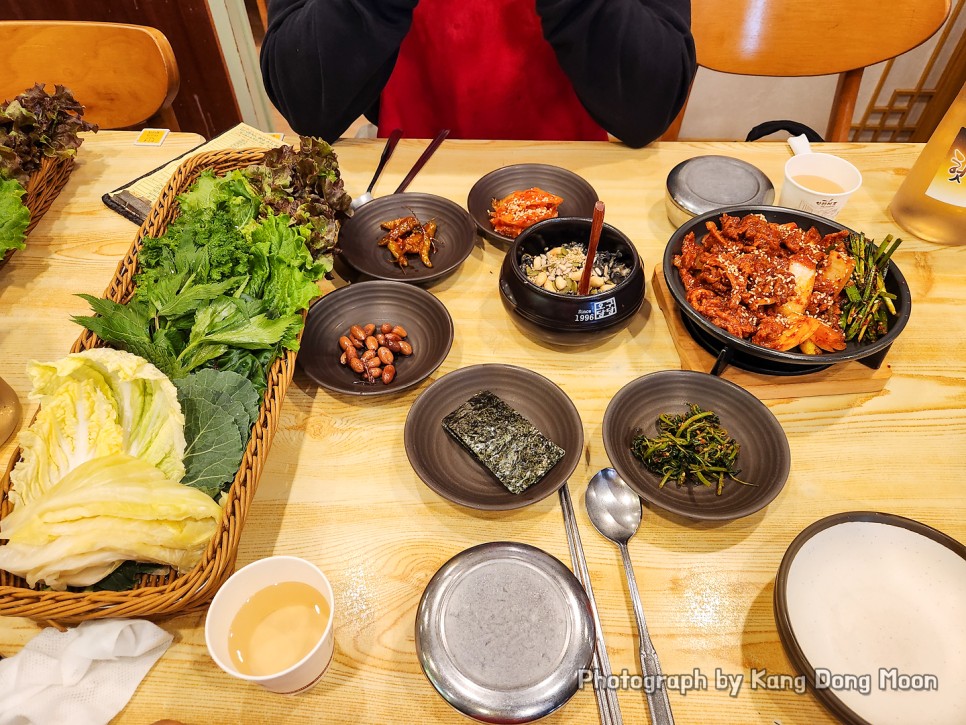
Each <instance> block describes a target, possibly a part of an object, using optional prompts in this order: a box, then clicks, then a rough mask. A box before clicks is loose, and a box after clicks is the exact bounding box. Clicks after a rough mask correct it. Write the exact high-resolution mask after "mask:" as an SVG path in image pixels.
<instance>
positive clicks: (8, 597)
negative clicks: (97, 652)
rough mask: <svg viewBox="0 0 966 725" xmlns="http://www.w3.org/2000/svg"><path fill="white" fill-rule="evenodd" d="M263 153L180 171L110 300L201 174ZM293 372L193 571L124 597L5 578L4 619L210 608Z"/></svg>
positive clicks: (276, 369)
mask: <svg viewBox="0 0 966 725" xmlns="http://www.w3.org/2000/svg"><path fill="white" fill-rule="evenodd" d="M264 154H265V151H264V150H261V149H251V150H241V151H211V152H207V153H203V154H199V155H197V156H194V157H192V158H190V159H188V160H187V161H185V162H184V163H183V164H182V165H181V166H179V167H178V169H177V171H175V173H174V175H173V176H172V177H171V180H170V181H169V182H168V184H167V186H166V187H165V188H164V191H163V192H162V193H161V197H160V198H159V199H158V201H157V202H155V204H154V206H153V207H152V208H151V212H150V214H149V215H148V218H147V219H146V220H145V222H144V224H143V225H142V226H141V228H140V229H139V230H138V233H137V236H136V237H135V239H134V243H133V244H132V245H131V249H130V250H129V251H128V253H127V255H126V256H125V257H124V259H123V260H121V262H120V264H119V265H118V267H117V272H116V273H115V274H114V278H113V279H112V280H111V284H110V286H109V287H108V288H107V291H106V292H105V294H104V296H105V297H107V298H108V299H112V300H115V301H117V302H125V301H127V300H128V299H129V298H130V296H131V294H132V292H133V291H134V274H135V271H136V269H137V252H138V249H139V247H140V244H141V239H143V238H144V237H153V236H158V235H160V234H161V233H163V232H164V230H165V228H166V227H167V225H168V223H169V222H171V220H172V219H174V218H175V217H176V216H177V214H178V207H177V204H176V203H175V199H176V197H177V196H178V195H179V194H181V193H182V192H183V191H185V190H187V188H188V187H189V186H190V185H191V184H192V183H193V182H194V181H195V180H196V179H197V178H198V176H199V175H200V174H201V172H202V171H204V170H206V169H212V170H213V171H215V173H218V174H222V173H225V172H227V171H230V170H232V169H237V168H242V167H244V166H249V165H251V164H254V163H258V162H260V161H261V160H262V157H263V156H264ZM102 344H103V343H102V342H101V341H100V340H99V339H98V338H97V337H96V336H95V335H94V334H92V333H91V332H90V331H88V330H85V331H84V332H83V334H82V335H81V336H80V337H79V338H78V339H77V342H75V343H74V346H73V347H72V348H71V352H79V351H81V350H87V349H90V348H92V347H97V346H100V345H102ZM294 372H295V353H294V352H291V351H289V352H288V353H287V354H286V355H285V356H284V357H280V358H278V359H277V360H276V361H275V363H274V364H273V365H272V367H271V370H270V371H269V374H268V389H267V390H266V392H265V398H264V400H263V401H262V406H261V409H260V411H259V415H258V420H257V421H256V423H255V425H254V427H253V430H252V436H251V438H250V439H249V441H248V447H247V448H246V449H245V454H244V456H243V458H242V462H241V466H240V467H239V469H238V472H237V474H236V475H235V480H234V482H233V483H232V485H231V488H230V489H229V491H228V500H227V502H226V504H225V507H224V513H223V515H222V520H221V526H220V527H219V529H218V531H217V532H216V533H215V536H214V537H213V538H212V540H211V542H210V543H209V544H208V548H207V549H206V550H205V553H204V556H203V557H202V559H201V561H200V562H199V563H198V565H197V566H196V567H195V568H194V569H192V570H191V571H190V572H187V573H186V574H182V575H180V576H179V575H178V574H177V573H175V572H173V571H172V572H169V573H168V574H166V575H157V576H150V577H143V578H142V580H141V582H140V583H139V584H138V586H137V587H136V588H134V589H132V590H130V591H124V592H108V591H99V592H54V591H44V590H37V589H31V588H29V587H28V586H27V584H26V582H25V581H24V580H23V579H20V578H18V577H14V576H13V575H11V574H9V573H8V572H4V571H0V616H13V617H29V618H30V619H35V620H41V621H50V622H57V623H64V624H68V623H74V622H80V621H83V620H87V619H99V618H104V617H143V618H147V619H157V618H161V617H167V616H170V615H173V614H178V613H182V612H188V611H193V610H197V609H202V608H204V607H205V605H206V604H207V603H208V602H209V601H210V600H211V598H212V597H213V596H214V595H215V592H216V591H217V590H218V588H219V587H220V586H221V585H222V584H223V583H224V582H225V580H226V579H227V578H228V576H229V575H230V574H231V573H232V570H233V569H234V566H235V555H236V552H237V549H238V540H239V538H240V536H241V530H242V526H243V524H244V522H245V516H246V514H247V513H248V508H249V506H250V505H251V502H252V498H253V497H254V496H255V488H256V486H257V485H258V479H259V476H260V475H261V472H262V466H263V465H264V462H265V458H266V456H267V455H268V450H269V447H270V446H271V443H272V438H273V436H274V435H275V429H276V427H277V426H278V417H279V413H280V411H281V407H282V400H283V399H284V397H285V392H286V390H287V389H288V386H289V384H290V383H291V381H292V375H293V373H294ZM19 458H20V451H19V450H17V451H16V453H14V455H13V458H12V459H11V460H10V463H9V465H8V466H7V471H6V474H5V475H4V478H3V480H2V482H0V519H2V518H3V517H4V516H6V515H7V514H9V513H10V511H11V510H12V508H13V506H12V504H11V502H10V501H9V498H8V493H9V490H10V470H11V469H12V468H13V466H14V464H15V463H16V462H17V461H18V460H19Z"/></svg>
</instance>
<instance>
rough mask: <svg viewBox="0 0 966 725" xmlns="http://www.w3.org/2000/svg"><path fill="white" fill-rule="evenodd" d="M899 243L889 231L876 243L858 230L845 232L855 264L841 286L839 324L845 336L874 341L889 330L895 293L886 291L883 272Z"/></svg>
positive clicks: (893, 313)
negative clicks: (842, 295) (842, 296)
mask: <svg viewBox="0 0 966 725" xmlns="http://www.w3.org/2000/svg"><path fill="white" fill-rule="evenodd" d="M900 244H902V240H901V239H893V237H892V235H891V234H890V235H888V236H887V237H886V238H885V239H883V240H882V244H878V245H877V244H876V243H875V240H874V239H866V238H865V235H864V234H861V233H860V234H852V235H850V236H849V238H848V241H847V242H846V245H845V246H846V249H848V251H849V253H850V254H851V255H852V257H853V259H854V260H855V268H854V269H853V270H852V276H851V277H850V278H849V282H848V284H847V285H846V286H845V288H844V289H843V290H842V291H843V292H844V293H845V302H843V303H842V317H841V324H842V329H843V330H844V331H845V339H846V340H855V341H856V342H874V341H876V340H878V339H879V338H880V337H882V336H883V335H885V334H886V333H887V332H888V331H889V315H895V314H896V308H895V306H894V305H893V300H894V299H895V298H896V296H895V295H894V294H892V293H891V292H888V291H886V288H885V276H886V273H887V272H888V271H889V260H890V259H892V254H893V252H895V251H896V248H897V247H898V246H899V245H900Z"/></svg>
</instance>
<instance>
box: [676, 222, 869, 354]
mask: <svg viewBox="0 0 966 725" xmlns="http://www.w3.org/2000/svg"><path fill="white" fill-rule="evenodd" d="M707 229H708V234H707V235H706V236H705V237H704V239H703V240H702V242H701V243H700V244H699V243H698V241H697V240H696V238H695V235H694V233H693V232H692V233H690V234H688V235H687V236H686V237H685V238H684V241H683V243H682V245H681V253H680V254H678V255H675V257H674V266H675V267H677V268H678V272H679V274H680V276H681V282H682V283H683V284H684V290H685V296H686V299H687V301H688V302H689V303H690V304H691V306H692V307H693V308H694V309H695V310H697V311H698V312H699V313H700V314H702V315H704V317H706V318H707V319H708V320H709V321H710V322H712V323H713V324H715V325H717V326H718V327H720V328H722V329H724V330H726V331H727V332H729V333H731V334H732V335H734V336H735V337H740V338H744V339H749V340H750V341H751V342H753V343H754V344H756V345H761V346H762V347H768V348H771V349H774V350H791V349H792V348H794V347H796V346H801V350H802V352H805V353H809V354H817V353H819V352H821V351H822V350H825V351H829V352H831V351H835V350H843V349H844V348H845V335H844V333H843V332H842V327H841V324H840V322H839V318H840V315H841V309H840V293H841V292H842V289H843V288H844V287H845V285H846V283H847V282H848V280H849V277H850V275H851V274H852V269H853V267H854V266H855V261H854V260H853V259H852V257H851V256H850V255H849V254H848V252H847V251H846V249H845V244H844V240H845V239H846V238H847V237H848V235H849V233H848V232H847V231H841V232H835V233H834V234H826V235H824V236H823V235H822V234H821V233H820V232H819V231H818V230H816V229H815V228H814V227H812V228H810V229H809V230H808V231H804V230H802V229H800V228H799V227H798V226H797V225H795V224H793V223H789V224H775V223H772V222H768V221H766V220H765V219H764V218H763V217H761V216H759V215H756V214H749V215H748V216H745V217H741V218H738V217H733V216H728V215H727V214H723V215H722V216H721V228H720V229H719V228H718V226H717V225H716V224H714V222H707Z"/></svg>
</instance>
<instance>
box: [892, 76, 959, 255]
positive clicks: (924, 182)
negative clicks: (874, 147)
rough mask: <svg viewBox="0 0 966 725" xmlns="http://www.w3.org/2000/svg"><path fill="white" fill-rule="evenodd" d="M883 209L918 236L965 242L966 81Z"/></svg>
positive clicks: (936, 239) (943, 240)
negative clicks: (885, 208) (886, 207)
mask: <svg viewBox="0 0 966 725" xmlns="http://www.w3.org/2000/svg"><path fill="white" fill-rule="evenodd" d="M889 211H890V212H892V217H893V219H895V220H896V222H897V223H898V224H899V225H900V226H902V228H903V229H905V230H906V231H908V232H910V233H912V234H915V235H916V236H917V237H919V238H920V239H927V240H929V241H932V242H944V243H947V244H966V85H964V86H963V88H962V89H961V90H960V91H959V95H958V96H956V100H954V101H953V103H952V105H951V106H950V107H949V110H948V111H946V115H945V116H943V120H942V121H940V122H939V125H938V126H937V127H936V130H935V131H934V132H933V134H932V136H931V137H930V138H929V142H928V143H927V144H926V147H925V148H924V149H923V150H922V153H921V154H920V155H919V158H918V159H917V160H916V163H915V164H914V165H913V167H912V169H911V170H910V171H909V175H908V176H907V177H906V179H905V181H903V182H902V186H900V187H899V190H898V191H897V192H896V195H895V197H894V198H893V199H892V203H891V204H890V205H889Z"/></svg>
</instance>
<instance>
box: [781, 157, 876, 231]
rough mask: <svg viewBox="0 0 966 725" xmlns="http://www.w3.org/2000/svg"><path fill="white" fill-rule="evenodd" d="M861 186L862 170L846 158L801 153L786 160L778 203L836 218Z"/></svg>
mask: <svg viewBox="0 0 966 725" xmlns="http://www.w3.org/2000/svg"><path fill="white" fill-rule="evenodd" d="M860 186H862V174H861V173H859V170H858V169H857V168H855V166H853V165H852V164H850V163H849V162H848V161H846V160H845V159H843V158H840V157H838V156H833V155H832V154H824V153H811V152H805V153H798V154H796V155H795V156H792V157H791V158H790V159H789V160H788V161H787V162H786V163H785V182H784V184H782V191H781V198H780V199H779V202H778V205H779V206H784V207H788V208H790V209H800V210H802V211H807V212H811V213H813V214H818V215H819V216H823V217H827V218H828V219H834V218H835V217H836V216H837V215H838V213H839V212H840V211H841V210H842V208H843V207H844V206H845V203H846V202H847V201H848V200H849V197H850V196H852V194H854V193H855V192H856V191H857V190H858V188H859V187H860Z"/></svg>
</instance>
